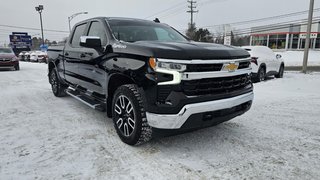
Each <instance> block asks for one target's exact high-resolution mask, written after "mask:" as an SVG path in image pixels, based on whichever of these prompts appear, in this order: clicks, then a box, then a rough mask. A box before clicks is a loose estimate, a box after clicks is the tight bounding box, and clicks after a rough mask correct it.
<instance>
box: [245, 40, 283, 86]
mask: <svg viewBox="0 0 320 180" xmlns="http://www.w3.org/2000/svg"><path fill="white" fill-rule="evenodd" d="M241 48H243V49H245V50H247V51H248V52H249V53H250V55H251V67H252V79H253V81H255V82H260V81H264V80H265V78H266V77H267V76H273V75H274V76H275V77H276V78H282V77H283V72H284V62H283V59H282V57H281V55H280V54H277V55H276V54H275V53H274V52H273V51H272V50H271V49H270V48H268V47H266V46H243V47H241Z"/></svg>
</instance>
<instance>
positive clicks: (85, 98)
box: [66, 87, 105, 111]
mask: <svg viewBox="0 0 320 180" xmlns="http://www.w3.org/2000/svg"><path fill="white" fill-rule="evenodd" d="M66 93H67V94H68V95H69V96H71V97H73V98H75V99H77V100H79V101H80V102H82V103H84V104H86V105H87V106H89V107H91V108H92V109H96V110H99V111H104V110H105V105H104V103H101V102H99V101H96V100H93V99H92V98H90V97H88V96H86V95H84V94H82V93H80V92H78V91H77V90H76V89H74V88H71V87H69V88H68V89H67V90H66Z"/></svg>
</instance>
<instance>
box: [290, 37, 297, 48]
mask: <svg viewBox="0 0 320 180" xmlns="http://www.w3.org/2000/svg"><path fill="white" fill-rule="evenodd" d="M292 36H293V38H292V46H291V48H292V49H298V43H299V34H293V35H292Z"/></svg>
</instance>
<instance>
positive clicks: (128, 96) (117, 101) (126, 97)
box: [112, 84, 152, 145]
mask: <svg viewBox="0 0 320 180" xmlns="http://www.w3.org/2000/svg"><path fill="white" fill-rule="evenodd" d="M142 99H143V98H142V95H141V92H140V90H139V88H138V87H137V86H136V85H134V84H127V85H123V86H120V87H119V88H118V89H117V90H116V92H115V94H114V98H113V101H112V119H113V122H114V127H115V129H116V131H117V134H118V136H119V137H120V139H121V140H122V141H123V142H124V143H126V144H129V145H139V144H142V143H144V142H147V141H149V140H150V139H151V137H152V128H151V127H150V126H149V125H148V122H147V118H146V112H145V108H144V106H143V102H142Z"/></svg>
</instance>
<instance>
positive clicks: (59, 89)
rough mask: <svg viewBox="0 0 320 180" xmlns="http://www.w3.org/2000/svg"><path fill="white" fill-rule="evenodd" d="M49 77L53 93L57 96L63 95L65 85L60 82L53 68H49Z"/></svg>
mask: <svg viewBox="0 0 320 180" xmlns="http://www.w3.org/2000/svg"><path fill="white" fill-rule="evenodd" d="M49 78H50V79H49V80H50V84H51V89H52V92H53V94H54V95H55V96H57V97H63V96H65V95H66V93H65V90H66V85H64V84H62V83H61V82H60V79H59V78H58V75H57V72H56V70H55V69H52V70H51V72H50V76H49Z"/></svg>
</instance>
